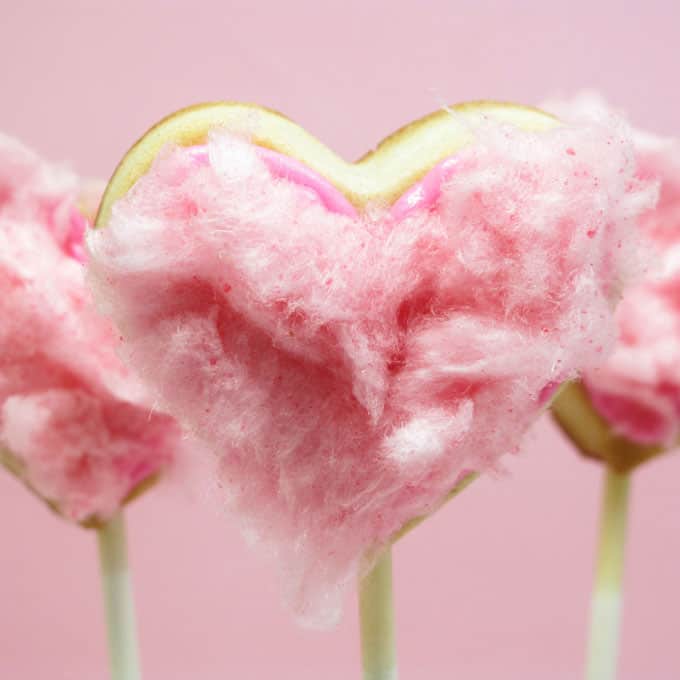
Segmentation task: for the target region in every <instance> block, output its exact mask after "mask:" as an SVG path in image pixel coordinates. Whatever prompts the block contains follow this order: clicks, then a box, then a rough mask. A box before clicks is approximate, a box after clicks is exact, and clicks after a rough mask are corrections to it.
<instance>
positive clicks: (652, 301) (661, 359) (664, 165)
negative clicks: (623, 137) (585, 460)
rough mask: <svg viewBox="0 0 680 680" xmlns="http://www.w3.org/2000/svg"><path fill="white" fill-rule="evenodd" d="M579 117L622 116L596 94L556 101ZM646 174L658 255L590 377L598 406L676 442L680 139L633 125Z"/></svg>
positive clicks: (647, 216)
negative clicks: (655, 188) (653, 188)
mask: <svg viewBox="0 0 680 680" xmlns="http://www.w3.org/2000/svg"><path fill="white" fill-rule="evenodd" d="M549 106H551V108H552V109H553V110H555V111H557V113H559V114H561V115H563V116H565V117H567V118H570V119H574V120H580V121H585V120H605V119H606V118H607V117H611V116H612V115H615V114H613V113H612V110H611V108H610V107H609V106H608V105H607V103H606V102H605V101H604V100H603V99H602V98H601V97H600V96H598V95H596V94H594V93H584V94H581V95H579V96H577V97H575V98H574V99H572V100H566V101H556V102H552V103H551V104H550V105H549ZM633 139H634V144H635V153H636V156H637V160H638V173H637V174H638V176H639V177H641V178H644V179H651V180H654V181H656V182H658V183H659V185H660V195H659V202H658V205H657V206H656V207H655V208H654V209H653V210H649V211H647V212H645V213H644V214H643V215H642V217H641V220H640V223H641V226H642V229H643V231H644V233H645V235H646V236H647V237H648V239H649V240H650V242H651V243H652V246H653V249H654V259H653V262H652V264H651V266H650V269H649V272H648V274H647V276H646V277H645V279H644V280H643V281H641V282H640V283H639V284H638V285H636V286H634V287H632V288H631V289H630V290H628V291H627V292H626V295H625V297H624V299H623V301H622V303H621V304H620V306H619V307H618V309H617V312H616V319H617V324H618V342H617V344H616V347H615V349H614V352H613V353H612V355H611V356H610V357H609V358H608V360H607V361H606V362H605V363H604V364H603V366H601V367H599V368H598V369H596V370H593V371H589V372H587V373H586V375H585V376H584V384H585V386H586V388H587V390H588V392H589V394H590V397H591V400H592V402H593V405H594V406H595V408H596V409H597V410H598V411H599V412H600V414H601V415H603V416H604V417H605V418H606V419H607V421H608V422H609V423H610V425H611V426H612V427H613V429H614V430H615V431H616V432H618V433H619V434H621V435H623V436H625V437H626V438H628V439H629V440H631V441H633V442H637V443H639V444H660V445H663V446H667V447H672V446H673V445H674V444H676V443H677V440H678V437H680V140H677V139H671V138H662V137H658V136H656V135H653V134H651V133H648V132H644V131H641V130H633Z"/></svg>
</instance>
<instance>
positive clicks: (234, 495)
mask: <svg viewBox="0 0 680 680" xmlns="http://www.w3.org/2000/svg"><path fill="white" fill-rule="evenodd" d="M475 133H476V141H475V142H474V143H473V144H471V145H470V146H468V147H467V148H465V149H463V150H462V151H461V152H460V153H459V155H458V156H457V161H458V162H457V167H458V169H457V171H456V172H455V173H453V174H452V175H451V176H450V177H449V179H444V180H443V185H442V186H441V191H440V192H435V193H436V196H435V197H434V199H433V202H432V203H431V204H428V205H423V206H421V207H420V208H418V207H416V209H414V210H410V211H405V213H404V211H403V210H401V209H399V210H395V211H391V210H390V207H389V206H385V205H372V206H369V207H368V208H367V209H366V210H365V211H363V212H362V213H361V214H357V215H356V216H352V215H348V214H337V213H333V212H331V211H329V209H328V208H327V207H326V205H325V204H324V201H322V200H319V198H318V196H316V195H315V194H314V192H310V189H309V187H303V186H300V185H299V184H297V183H296V182H294V181H290V180H287V179H285V178H280V177H277V176H276V175H275V173H273V172H272V171H271V169H270V167H269V166H268V164H267V163H266V162H265V161H264V160H263V158H262V155H261V153H260V152H258V150H257V149H256V148H255V147H254V146H253V145H252V144H250V143H249V142H248V141H247V140H245V139H243V138H239V137H236V136H233V135H231V134H229V133H227V132H225V131H218V132H214V133H213V134H212V135H211V136H210V138H209V141H208V143H207V150H205V151H206V152H207V161H206V162H202V163H198V162H197V161H196V150H195V149H185V148H172V147H170V148H167V149H166V150H165V151H164V152H163V153H162V154H161V155H160V156H159V157H158V158H157V159H156V162H155V163H154V165H153V167H152V168H151V169H150V170H149V172H148V173H147V174H146V175H145V176H143V177H142V178H141V179H140V180H139V181H138V182H137V183H136V185H135V186H134V187H133V189H132V190H131V191H130V192H129V193H128V195H127V196H125V197H124V198H123V199H121V200H120V201H118V202H117V203H116V204H115V205H114V208H113V212H112V215H111V218H110V220H109V223H108V224H107V225H105V226H104V228H102V229H99V230H97V231H95V232H93V233H91V234H90V236H89V240H88V243H89V249H90V254H91V260H90V273H89V279H90V281H91V283H92V285H93V287H94V290H95V294H96V297H97V298H98V300H99V303H100V306H101V309H102V310H103V311H104V312H105V313H106V314H108V315H110V316H111V317H112V318H113V320H114V321H115V323H116V325H117V326H118V328H119V329H120V331H121V335H122V336H123V338H124V350H123V351H124V355H125V358H126V360H127V361H128V362H129V363H130V364H131V365H132V366H133V367H134V368H135V369H136V370H137V371H138V372H139V373H140V375H141V376H142V378H143V379H144V380H145V381H146V382H147V383H148V384H149V385H151V386H152V388H153V389H154V390H155V392H156V395H157V397H158V399H159V400H160V402H161V403H162V404H163V406H164V407H165V408H167V409H168V411H169V412H171V413H173V414H174V415H175V416H176V417H177V418H179V419H180V420H181V421H182V423H183V424H184V425H186V427H187V428H188V429H189V430H191V431H192V432H193V433H194V434H195V435H196V436H197V437H199V438H200V439H202V440H203V441H204V442H206V443H207V444H208V446H209V447H210V448H212V450H213V451H214V452H215V453H216V454H217V455H218V456H219V459H220V484H221V486H222V488H223V491H224V496H225V498H226V500H227V502H228V504H229V507H230V508H231V509H233V511H234V512H235V514H236V516H237V517H239V518H240V519H239V521H240V522H241V524H242V526H243V528H244V530H245V532H246V534H247V535H248V536H249V537H250V538H252V539H253V540H256V541H260V542H262V543H264V544H265V545H266V546H267V547H268V548H269V549H270V550H271V551H272V552H273V553H274V555H275V556H276V557H277V558H278V560H279V561H280V564H281V567H282V570H283V573H284V574H285V575H286V584H287V586H288V595H289V598H290V601H291V603H292V606H293V607H294V609H295V611H296V612H297V613H298V615H299V616H300V617H301V618H303V619H305V620H307V621H308V622H309V621H311V622H313V623H316V624H319V623H328V622H330V621H332V620H334V619H335V617H336V615H337V614H338V612H339V603H340V594H341V593H342V590H343V587H344V586H345V585H346V584H347V583H348V582H349V581H351V579H352V578H353V577H355V576H356V575H357V572H358V571H359V570H360V569H361V564H362V558H364V556H366V555H367V554H370V553H371V551H372V550H373V549H375V548H377V547H379V546H381V545H384V544H385V543H386V542H388V541H389V540H390V537H391V536H393V535H394V533H395V532H396V531H398V530H399V529H400V528H401V527H402V526H403V525H404V524H405V523H406V522H407V521H408V520H410V519H412V518H414V517H416V516H420V515H424V514H427V513H430V512H432V511H433V510H435V509H436V508H437V507H438V505H440V504H441V502H442V500H443V499H444V497H445V496H446V494H447V493H448V492H449V491H450V490H451V489H452V487H453V486H454V485H455V484H456V483H457V482H458V481H459V480H460V479H461V477H462V476H464V475H465V474H467V473H469V472H472V471H487V470H493V469H494V468H496V467H497V463H498V460H499V458H500V457H501V456H502V455H503V454H505V453H508V452H512V451H516V450H517V448H518V445H519V443H520V440H521V438H522V435H523V434H524V432H525V430H526V429H527V427H528V426H529V425H530V423H531V422H532V421H533V420H534V419H535V418H536V416H537V415H538V413H539V412H540V411H541V409H542V407H543V406H544V404H545V401H546V399H547V398H548V396H549V395H550V394H551V393H552V392H553V391H554V388H555V386H556V385H557V384H558V383H559V382H561V381H563V380H565V379H568V378H572V377H574V376H575V375H576V374H577V372H578V371H580V370H582V369H584V368H586V367H590V366H593V365H595V364H597V363H600V362H601V361H602V358H603V354H604V352H606V351H607V350H608V348H609V346H610V344H611V342H612V341H613V322H612V312H611V307H612V301H613V298H614V296H615V291H616V290H618V289H619V288H620V284H621V277H622V276H623V275H624V272H625V271H627V269H628V267H629V265H630V264H631V262H632V259H631V252H632V250H634V248H629V247H628V245H629V244H630V241H631V238H633V239H634V236H635V232H636V224H637V218H638V216H639V214H640V212H641V211H643V210H646V209H648V208H649V206H650V205H652V204H653V202H654V200H655V191H654V189H653V187H650V186H648V185H647V184H646V183H645V182H642V181H640V180H638V179H636V178H635V171H636V167H635V161H634V155H633V148H632V144H631V141H630V139H629V136H628V130H627V129H626V127H625V126H623V125H621V126H618V125H617V126H614V127H609V128H605V127H602V126H598V125H596V124H593V125H587V126H581V127H573V126H565V127H560V128H558V129H555V130H553V131H551V132H543V133H528V132H521V131H519V130H517V129H516V128H514V127H508V126H504V125H501V124H500V123H494V122H491V121H486V122H485V123H483V124H482V125H480V127H479V129H477V130H476V131H475ZM416 193H417V192H416ZM433 195H434V194H433ZM398 205H402V204H398ZM633 259H634V256H633ZM452 540H453V537H452Z"/></svg>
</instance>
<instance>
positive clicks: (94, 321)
mask: <svg viewBox="0 0 680 680" xmlns="http://www.w3.org/2000/svg"><path fill="white" fill-rule="evenodd" d="M101 190H102V186H101V185H99V186H98V188H95V186H94V185H93V184H92V183H88V182H83V181H82V180H80V179H79V178H77V177H75V175H73V174H72V173H71V172H70V171H68V170H66V169H64V168H61V167H59V166H55V165H52V164H50V163H47V162H45V161H44V160H42V159H40V158H39V157H38V156H37V155H36V154H34V153H33V152H31V151H30V150H28V149H27V148H25V147H24V146H23V145H22V144H20V143H18V142H16V141H15V140H12V139H10V138H8V137H4V136H2V135H0V319H1V321H0V463H2V464H3V465H4V467H5V468H7V469H8V470H9V471H10V472H11V473H12V474H14V475H16V476H17V477H18V478H19V479H20V480H21V481H23V482H24V484H25V485H26V486H27V487H28V488H29V489H30V490H31V491H32V492H34V493H35V494H36V495H37V496H38V497H39V498H41V499H42V500H43V501H45V503H47V505H48V506H49V507H50V508H52V509H53V510H55V511H56V512H58V513H59V514H60V515H62V516H64V517H65V518H67V519H69V520H71V521H74V522H78V523H80V524H82V525H84V526H88V527H89V526H98V525H100V524H101V523H102V522H105V521H107V520H108V519H109V518H110V517H111V516H112V515H113V514H114V513H115V512H116V511H117V510H118V509H119V508H120V507H121V506H122V505H123V504H124V503H126V502H127V501H129V500H130V499H131V498H133V497H135V496H136V495H138V494H139V493H141V492H142V491H143V490H144V489H146V488H147V487H148V486H149V485H150V484H151V483H152V482H153V481H154V480H155V479H156V477H157V476H158V474H159V473H160V471H161V470H163V469H164V468H165V467H166V466H167V465H168V464H169V463H170V462H171V461H172V459H173V457H174V455H175V453H176V452H177V450H178V447H179V445H180V442H181V433H180V429H179V427H178V426H177V424H176V423H175V422H174V421H173V420H172V419H171V418H170V417H168V416H167V415H164V414H161V413H151V405H150V403H149V402H148V400H147V399H146V395H145V392H144V391H143V389H142V388H141V386H140V385H139V384H138V383H137V381H136V380H135V379H134V377H133V376H132V375H131V373H130V371H129V370H128V369H127V368H126V367H125V366H123V365H122V364H121V362H120V360H119V359H118V358H117V356H116V344H117V337H116V335H115V331H114V329H113V328H112V327H111V324H110V323H109V322H108V320H106V319H103V318H102V317H101V316H100V315H98V314H97V313H96V311H95V310H94V307H93V305H92V301H91V298H90V295H89V292H88V291H87V289H86V287H85V281H84V271H83V259H84V244H83V239H84V232H85V228H86V225H87V223H88V220H89V219H91V216H90V218H88V215H87V211H88V208H89V209H90V210H91V209H92V205H93V204H95V203H98V197H99V195H101ZM95 194H96V195H97V198H96V199H93V196H94V195H95Z"/></svg>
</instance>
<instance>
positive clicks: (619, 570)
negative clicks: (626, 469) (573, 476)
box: [586, 469, 630, 680]
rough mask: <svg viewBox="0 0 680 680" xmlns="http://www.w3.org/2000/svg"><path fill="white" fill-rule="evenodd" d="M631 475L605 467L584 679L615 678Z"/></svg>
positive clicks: (613, 679)
mask: <svg viewBox="0 0 680 680" xmlns="http://www.w3.org/2000/svg"><path fill="white" fill-rule="evenodd" d="M629 486H630V477H629V475H628V474H620V473H618V472H614V471H613V470H611V469H607V471H606V473H605V482H604V498H603V505H602V517H601V526H600V544H599V548H598V555H597V569H596V572H595V587H594V590H593V599H592V603H591V607H592V609H591V618H590V641H589V647H588V661H587V671H586V678H587V680H615V678H616V666H617V663H618V660H619V632H620V627H621V604H622V597H621V590H622V585H623V561H624V550H625V542H626V521H627V514H628V489H629Z"/></svg>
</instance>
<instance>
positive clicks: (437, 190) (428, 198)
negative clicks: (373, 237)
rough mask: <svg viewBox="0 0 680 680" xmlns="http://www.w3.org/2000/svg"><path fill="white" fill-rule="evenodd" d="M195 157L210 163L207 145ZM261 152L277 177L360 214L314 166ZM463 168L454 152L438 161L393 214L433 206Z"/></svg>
mask: <svg viewBox="0 0 680 680" xmlns="http://www.w3.org/2000/svg"><path fill="white" fill-rule="evenodd" d="M193 152H194V157H195V159H196V162H197V163H198V164H200V165H203V164H207V163H208V162H209V161H208V150H207V148H206V147H205V146H196V147H193ZM257 153H258V156H259V157H260V158H261V159H262V160H263V161H264V162H265V164H266V166H267V168H268V169H269V171H270V172H271V173H272V175H273V176H274V177H277V178H280V179H285V180H288V181H289V182H295V183H296V184H299V185H300V186H304V187H306V188H307V189H311V190H312V191H313V192H314V194H315V195H316V198H317V199H318V200H319V201H320V202H321V203H322V204H323V205H324V207H325V208H326V209H328V210H329V211H330V212H334V213H337V214H340V215H347V216H348V217H356V216H357V215H358V211H357V209H356V208H355V207H354V206H353V205H352V204H351V203H350V202H349V201H348V200H347V198H345V196H344V195H343V193H342V192H341V191H339V190H338V189H336V187H335V186H333V184H331V183H330V182H329V181H328V180H327V179H325V178H324V177H322V176H321V175H319V174H318V173H317V172H315V171H314V170H312V169H311V168H310V167H308V166H307V165H305V164H304V163H302V162H301V161H298V160H296V159H295V158H292V157H290V156H286V155H285V154H282V153H279V152H278V151H272V150H271V149H265V148H264V147H257ZM459 169H460V159H459V158H457V157H455V156H451V157H449V158H446V159H445V160H443V161H441V162H440V163H438V164H437V165H435V166H434V167H433V168H432V169H431V170H430V171H429V172H428V173H427V174H426V175H425V176H424V177H423V178H422V179H421V180H419V181H418V182H416V183H415V184H414V185H413V186H412V187H410V188H409V189H408V190H407V191H406V192H404V194H402V195H401V196H400V197H399V198H398V199H397V200H396V201H395V203H394V204H393V205H392V208H391V210H390V212H391V214H392V217H394V218H395V219H396V220H401V219H403V218H404V217H406V216H407V215H408V214H409V213H411V212H413V211H414V210H423V209H429V208H431V207H432V206H433V205H434V204H435V203H436V202H437V200H438V199H439V197H440V195H441V191H442V184H443V183H444V182H446V181H448V180H449V179H450V178H451V177H452V176H453V175H454V174H455V173H456V172H457V171H458V170H459Z"/></svg>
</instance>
